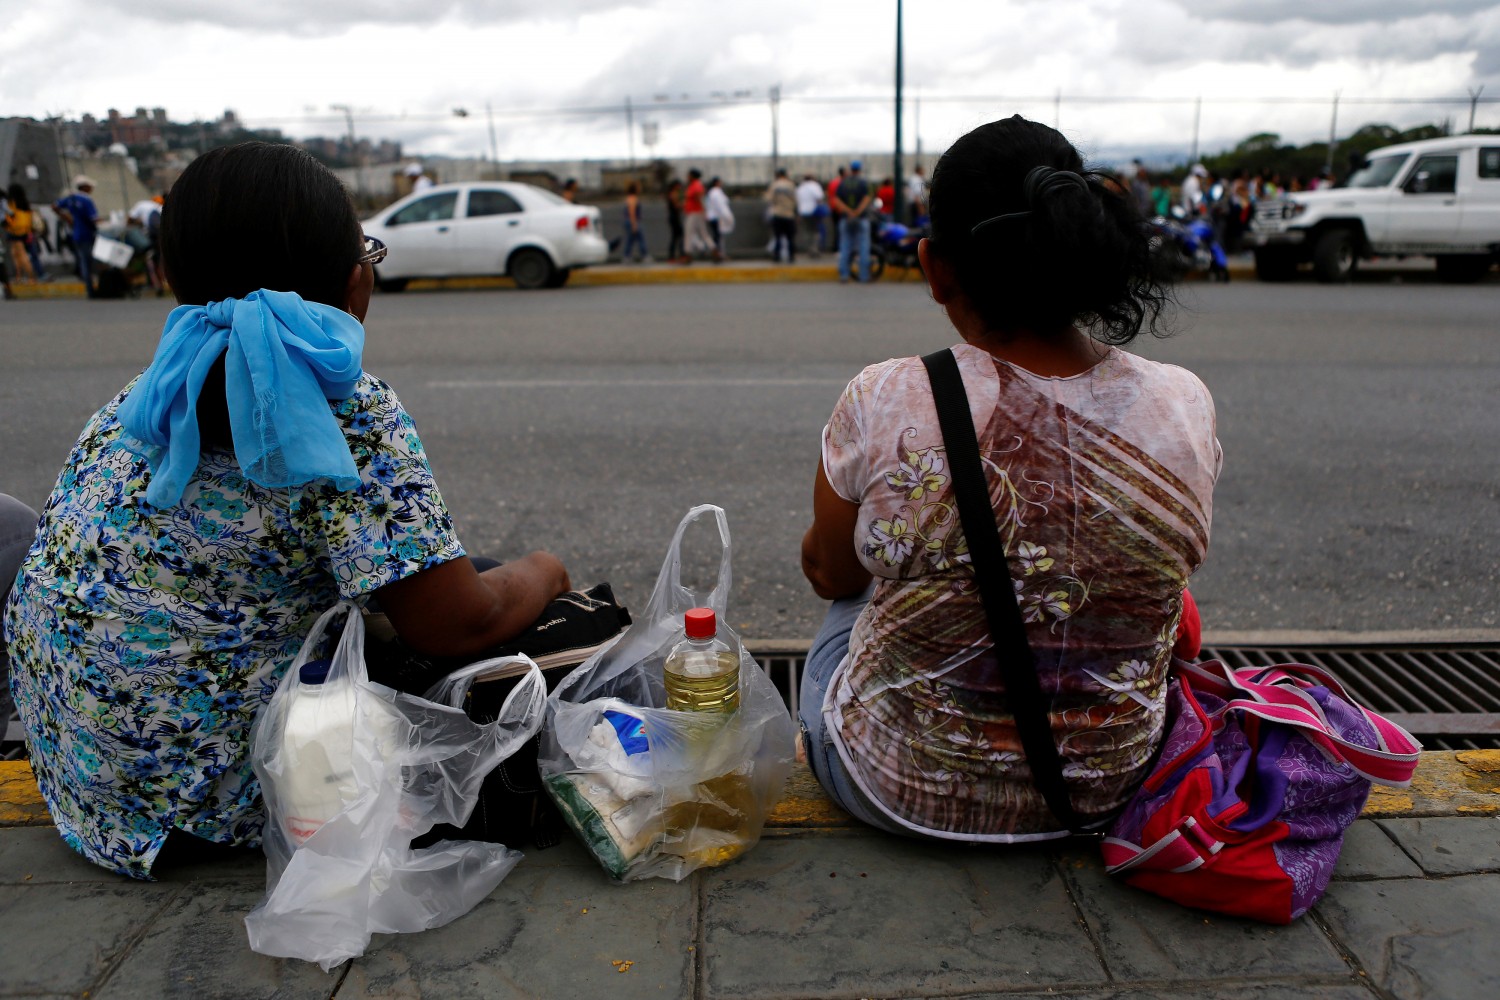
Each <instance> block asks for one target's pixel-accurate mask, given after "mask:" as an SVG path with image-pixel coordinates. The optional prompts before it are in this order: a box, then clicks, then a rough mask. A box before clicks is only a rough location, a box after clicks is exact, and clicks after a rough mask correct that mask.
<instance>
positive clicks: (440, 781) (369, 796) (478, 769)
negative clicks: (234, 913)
mask: <svg viewBox="0 0 1500 1000" xmlns="http://www.w3.org/2000/svg"><path fill="white" fill-rule="evenodd" d="M340 615H343V616H344V617H345V622H344V631H343V635H342V637H341V638H340V640H339V643H338V647H337V650H336V652H335V653H334V655H333V658H332V663H331V666H330V668H329V673H328V680H327V681H326V682H325V685H324V687H325V688H326V687H327V686H329V685H335V686H338V690H339V691H340V692H341V693H342V700H339V699H333V700H331V701H330V707H329V708H328V709H327V710H326V714H327V715H328V716H334V714H335V713H339V714H340V716H341V718H342V719H343V720H347V721H346V722H345V723H344V724H342V725H341V724H340V723H339V720H338V719H337V718H335V719H334V720H333V721H332V722H329V723H328V724H326V725H324V727H323V730H322V731H321V733H320V737H319V739H318V740H316V741H308V740H304V739H301V738H300V737H299V735H298V733H297V732H291V733H289V730H288V722H289V720H292V718H293V713H294V711H297V708H296V706H297V704H298V699H304V701H303V710H301V711H300V713H299V714H298V715H297V716H296V719H297V721H298V724H299V725H301V724H303V723H305V722H306V720H307V719H308V718H309V713H308V711H307V710H306V706H307V704H308V703H307V702H306V701H305V699H307V698H309V697H319V696H320V695H321V692H318V691H309V690H307V689H308V688H309V685H308V684H305V683H304V682H303V681H302V680H301V678H300V676H299V674H300V671H301V667H302V665H303V664H304V663H306V662H307V661H308V659H309V658H310V656H311V654H312V653H313V651H315V650H316V649H317V648H318V643H319V641H320V640H321V639H322V636H323V634H324V632H325V630H327V629H328V627H329V626H330V623H332V622H333V621H334V620H335V619H337V618H338V617H339V616H340ZM518 660H519V661H525V662H526V663H528V664H530V666H531V670H530V672H529V673H528V674H527V675H526V677H524V678H523V679H522V680H521V682H520V683H519V684H517V685H516V689H515V690H514V691H513V692H511V695H510V696H509V697H508V698H507V699H506V702H505V705H504V707H503V709H502V710H501V713H500V716H499V717H498V718H497V719H496V720H495V721H494V722H492V723H488V724H480V723H476V722H473V721H472V720H470V719H469V718H468V716H466V715H465V714H464V713H463V711H462V710H461V709H459V708H458V707H456V706H459V705H461V704H462V703H463V698H464V694H465V692H466V691H467V690H468V688H469V685H470V684H471V683H472V682H473V680H474V679H475V678H476V677H478V676H483V675H484V674H486V673H487V672H488V671H490V670H495V669H499V668H500V667H503V666H505V665H506V664H513V663H515V662H517V661H518ZM546 690H547V689H546V684H545V682H544V681H543V680H542V673H541V670H539V669H538V668H537V666H536V664H535V663H531V661H530V660H529V659H527V658H526V657H524V656H522V657H505V658H503V659H498V660H485V661H482V662H479V663H475V664H473V665H471V666H468V667H465V668H464V669H463V670H460V671H457V672H456V673H454V674H452V675H450V676H449V677H448V678H446V679H445V680H444V681H443V682H442V683H440V684H439V685H437V686H436V687H435V688H433V689H432V691H429V692H428V696H427V698H418V697H416V696H414V695H408V694H401V693H399V692H397V691H395V690H393V689H391V688H388V687H386V686H385V685H382V684H376V683H373V682H372V681H370V680H369V678H368V676H367V675H366V672H365V661H364V622H363V619H362V618H361V615H360V611H359V609H358V607H356V606H355V605H354V604H352V603H350V602H347V601H345V602H341V603H340V604H339V605H337V606H336V607H334V608H333V609H331V610H330V611H328V612H327V613H325V614H324V615H323V616H322V617H321V618H319V619H318V621H317V623H316V624H315V625H314V626H313V629H312V632H311V634H309V635H308V637H307V641H306V643H304V644H303V647H302V651H301V652H300V653H298V654H297V659H296V660H295V661H294V662H293V663H292V666H291V668H290V669H289V670H288V671H287V673H286V676H285V677H284V678H283V679H282V681H281V685H280V687H278V688H277V690H276V694H275V695H273V696H272V698H271V701H270V703H269V704H267V705H266V707H265V709H264V710H262V712H261V714H260V716H259V718H257V719H256V722H255V727H254V730H253V732H252V736H251V740H252V750H251V755H252V763H253V765H254V767H255V773H256V776H257V777H259V778H260V785H261V793H262V795H263V796H264V797H265V803H266V826H265V832H264V834H263V838H262V839H263V844H264V847H265V852H266V861H267V866H266V868H267V871H266V898H265V899H264V900H263V901H262V902H261V904H260V905H259V906H258V907H256V908H255V910H253V911H252V912H251V913H250V914H249V916H247V917H246V918H245V926H246V929H247V930H248V931H249V936H250V947H251V949H252V950H254V951H257V952H259V953H261V954H263V955H273V956H277V957H283V958H300V959H305V960H306V961H309V962H317V963H318V964H319V965H321V966H322V967H323V969H324V970H325V971H327V970H330V969H332V968H334V967H335V966H337V965H339V964H341V963H342V962H344V961H347V960H348V959H350V958H357V957H358V956H360V955H362V954H364V951H365V948H366V947H367V946H368V945H369V942H370V935H371V934H374V933H384V934H393V933H408V932H412V931H420V930H426V929H427V928H429V927H440V926H442V925H443V924H446V923H448V922H449V921H451V920H454V919H456V918H458V917H461V916H463V915H464V914H465V913H467V912H468V911H469V910H470V909H472V908H473V907H474V906H475V905H476V904H477V903H478V902H479V901H480V900H482V899H484V898H485V897H486V896H487V895H489V894H490V892H492V891H493V890H494V888H495V886H497V885H499V884H500V880H501V879H503V878H504V877H505V876H506V875H507V874H508V873H509V872H510V870H511V869H512V868H514V867H515V865H516V863H517V862H518V861H520V860H521V854H520V852H518V851H513V850H511V849H510V848H508V847H505V846H504V845H502V844H489V843H481V842H478V841H464V842H455V841H440V842H439V843H437V844H434V845H432V846H431V847H427V848H424V849H421V850H412V848H411V842H412V839H413V838H415V837H419V836H421V835H422V834H424V833H426V832H428V831H429V830H431V829H432V827H433V826H434V825H435V824H437V823H451V824H453V825H454V826H462V825H463V824H464V822H465V821H466V820H467V819H468V816H469V813H470V811H471V810H472V809H473V808H474V803H475V800H476V799H477V798H478V795H479V788H480V785H481V784H482V783H483V781H484V777H485V775H486V774H488V773H489V772H490V771H491V770H493V769H494V768H495V766H496V765H498V764H499V763H500V762H501V761H502V760H504V759H505V758H506V757H509V756H510V755H511V754H512V753H514V752H515V750H516V749H517V748H518V747H520V746H521V745H522V744H524V743H525V741H526V740H528V739H530V738H531V737H532V736H534V735H535V734H536V731H537V729H538V727H539V726H540V725H541V719H542V710H543V706H544V703H545V697H546ZM351 708H352V712H351ZM319 711H324V710H322V709H320V708H316V707H315V709H314V712H313V715H314V716H316V714H317V712H319ZM324 721H325V722H326V721H327V720H324ZM304 730H305V726H304ZM338 761H342V762H343V764H342V765H340V764H339V763H337V762H338ZM340 766H342V767H344V768H348V767H350V766H352V773H353V777H352V779H350V778H346V779H345V780H343V781H341V782H339V783H338V785H339V787H340V788H341V789H342V793H341V794H340V793H336V797H337V798H339V801H340V802H341V803H342V805H341V807H339V806H336V807H335V808H336V809H337V811H336V812H334V813H333V815H331V816H327V815H322V816H317V817H315V818H313V819H307V818H306V817H303V818H301V819H298V818H297V817H296V815H295V813H297V812H301V813H306V812H307V811H308V810H307V809H306V808H305V805H306V801H307V796H306V794H302V793H303V790H304V789H305V787H306V784H305V781H303V783H302V784H299V780H301V779H299V777H298V770H297V769H298V768H299V767H301V768H302V769H303V772H302V773H303V775H304V776H305V774H306V769H307V768H309V767H311V768H312V769H313V770H314V771H316V770H317V769H319V768H323V769H324V770H333V771H337V769H338V768H339V767H340ZM346 773H347V772H346ZM293 802H300V803H301V804H302V805H303V806H304V808H302V809H300V810H295V811H294V810H293V809H292V808H291V806H292V803H293ZM326 812H333V810H326Z"/></svg>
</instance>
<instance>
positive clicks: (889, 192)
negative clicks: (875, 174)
mask: <svg viewBox="0 0 1500 1000" xmlns="http://www.w3.org/2000/svg"><path fill="white" fill-rule="evenodd" d="M875 197H876V198H877V199H878V200H879V201H880V214H881V215H883V216H885V218H886V219H890V218H891V217H892V215H894V214H895V211H896V182H895V181H893V180H891V178H889V177H887V178H886V179H885V180H883V181H881V182H880V187H878V188H876V189H875Z"/></svg>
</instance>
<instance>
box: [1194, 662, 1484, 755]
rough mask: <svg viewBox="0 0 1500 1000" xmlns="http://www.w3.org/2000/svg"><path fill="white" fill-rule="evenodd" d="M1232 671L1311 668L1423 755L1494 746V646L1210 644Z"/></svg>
mask: <svg viewBox="0 0 1500 1000" xmlns="http://www.w3.org/2000/svg"><path fill="white" fill-rule="evenodd" d="M1203 658H1205V659H1214V658H1217V659H1221V660H1223V661H1224V662H1225V663H1226V664H1228V665H1229V666H1231V667H1263V666H1269V665H1271V664H1274V663H1311V664H1313V665H1314V666H1320V667H1326V668H1327V669H1329V670H1331V671H1332V672H1333V673H1334V674H1335V675H1336V676H1337V677H1338V679H1339V680H1340V681H1342V682H1343V684H1344V686H1345V687H1346V688H1348V689H1349V692H1350V693H1351V694H1353V695H1354V697H1355V699H1356V700H1358V701H1359V702H1360V703H1361V704H1362V705H1364V706H1365V707H1366V708H1369V709H1371V710H1372V711H1376V712H1379V713H1380V714H1381V715H1384V716H1385V717H1386V718H1388V719H1390V720H1391V721H1392V722H1394V723H1396V724H1397V725H1399V726H1401V727H1402V728H1404V729H1406V730H1407V731H1408V732H1410V733H1411V734H1412V735H1413V736H1415V737H1417V738H1418V739H1419V740H1421V741H1422V745H1423V746H1424V747H1425V748H1426V749H1428V750H1480V749H1494V748H1500V646H1480V645H1458V644H1455V645H1451V646H1431V645H1429V646H1318V647H1310V648H1309V647H1300V648H1299V647H1285V648H1276V647H1270V646H1266V647H1260V646H1216V647H1206V648H1205V649H1204V650H1203Z"/></svg>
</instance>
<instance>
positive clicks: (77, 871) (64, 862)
mask: <svg viewBox="0 0 1500 1000" xmlns="http://www.w3.org/2000/svg"><path fill="white" fill-rule="evenodd" d="M45 882H105V883H108V884H110V885H134V884H136V883H134V882H132V881H131V880H130V879H128V878H126V877H125V876H123V875H117V874H116V873H114V872H112V871H109V870H108V869H106V868H101V867H99V866H98V865H96V864H94V863H93V862H92V861H88V860H86V859H85V858H84V857H83V855H81V854H79V853H78V852H77V851H75V850H73V849H72V848H71V847H69V846H68V845H67V844H64V843H63V841H62V837H60V836H58V834H57V828H56V827H52V826H23V827H12V828H10V829H7V830H4V831H0V885H5V884H11V883H20V884H25V885H41V884H43V883H45Z"/></svg>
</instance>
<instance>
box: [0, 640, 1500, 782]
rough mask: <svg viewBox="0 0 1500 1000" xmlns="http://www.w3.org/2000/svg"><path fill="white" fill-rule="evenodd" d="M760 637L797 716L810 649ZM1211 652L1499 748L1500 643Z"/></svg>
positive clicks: (1429, 735) (14, 733)
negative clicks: (1320, 670) (1308, 669)
mask: <svg viewBox="0 0 1500 1000" xmlns="http://www.w3.org/2000/svg"><path fill="white" fill-rule="evenodd" d="M789 646H790V644H787V645H782V644H773V643H766V642H760V643H753V644H752V645H751V652H752V653H754V655H755V658H756V660H757V661H758V662H759V663H760V665H761V666H762V667H764V668H765V670H766V672H767V673H768V674H770V676H771V680H772V682H773V683H774V684H775V685H776V688H777V690H778V691H780V692H781V697H782V698H783V699H785V701H786V703H787V707H788V708H790V709H791V712H792V718H794V719H795V718H796V717H797V694H798V688H799V686H800V684H801V681H802V669H803V667H804V666H805V665H806V663H807V653H806V651H805V650H804V649H793V648H789ZM1203 658H1204V659H1220V660H1223V661H1224V662H1225V663H1227V664H1228V665H1229V666H1231V667H1264V666H1270V665H1271V664H1275V663H1310V664H1313V665H1314V666H1319V667H1325V668H1327V669H1328V670H1331V671H1333V673H1334V674H1335V675H1337V676H1338V678H1339V680H1340V681H1342V682H1343V683H1344V686H1345V687H1347V688H1348V689H1349V690H1350V692H1351V693H1353V695H1354V696H1355V698H1357V699H1358V700H1359V701H1360V703H1361V704H1363V705H1365V706H1366V707H1367V708H1370V709H1372V710H1373V711H1376V712H1379V713H1380V714H1381V715H1384V716H1386V717H1387V718H1389V719H1390V720H1391V721H1393V722H1395V723H1396V724H1397V725H1400V726H1402V727H1403V728H1405V729H1406V730H1407V731H1408V732H1410V733H1411V734H1412V735H1413V736H1415V737H1417V739H1419V740H1421V741H1422V745H1423V746H1424V747H1425V748H1426V749H1428V750H1484V749H1500V646H1495V645H1470V644H1461V643H1453V644H1429V645H1423V646H1209V647H1205V648H1204V650H1203ZM10 728H11V732H10V733H9V734H7V735H8V739H6V740H5V741H0V759H10V758H19V757H22V756H24V755H25V749H24V747H23V746H22V745H21V743H20V742H19V740H20V737H21V734H20V724H19V723H15V722H12V723H11V726H10Z"/></svg>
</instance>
